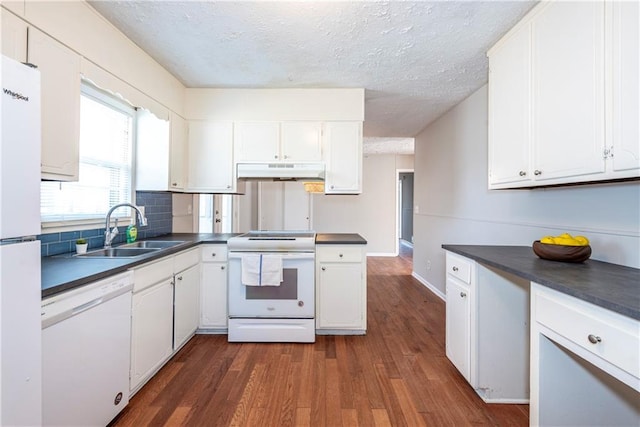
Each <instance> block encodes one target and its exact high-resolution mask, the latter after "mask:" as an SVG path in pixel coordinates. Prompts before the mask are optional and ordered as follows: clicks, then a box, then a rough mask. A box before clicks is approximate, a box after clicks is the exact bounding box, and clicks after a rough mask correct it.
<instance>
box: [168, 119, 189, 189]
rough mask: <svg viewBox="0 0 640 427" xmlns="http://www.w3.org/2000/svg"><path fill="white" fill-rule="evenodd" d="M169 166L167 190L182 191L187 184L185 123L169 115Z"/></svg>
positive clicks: (183, 120)
mask: <svg viewBox="0 0 640 427" xmlns="http://www.w3.org/2000/svg"><path fill="white" fill-rule="evenodd" d="M170 153H171V156H170V157H171V158H170V166H169V188H170V189H171V190H173V191H182V190H184V188H185V186H186V182H187V156H188V153H187V122H186V120H185V119H183V118H182V117H180V116H178V115H177V114H175V113H171V147H170Z"/></svg>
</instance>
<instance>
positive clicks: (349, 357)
mask: <svg viewBox="0 0 640 427" xmlns="http://www.w3.org/2000/svg"><path fill="white" fill-rule="evenodd" d="M444 319H445V306H444V302H443V301H442V300H440V299H439V298H438V297H436V296H435V295H433V294H432V293H431V292H430V291H428V290H427V289H426V288H425V287H424V286H422V285H421V284H420V283H419V282H417V281H416V280H415V279H413V278H412V277H411V251H410V249H408V250H407V248H404V249H403V250H402V252H401V256H400V257H396V258H383V257H379V258H378V257H372V258H369V259H368V333H367V335H366V336H318V337H317V341H316V343H315V344H256V343H243V344H230V343H228V342H227V341H226V335H218V336H216V335H197V336H196V337H194V338H193V339H192V340H191V341H190V342H189V343H188V344H187V345H186V346H185V347H184V348H183V349H182V350H181V351H180V352H179V353H178V354H177V355H176V356H175V357H174V358H173V359H172V360H171V361H169V362H168V363H167V365H165V367H164V368H163V369H162V370H161V371H160V372H159V373H158V374H157V375H156V376H155V377H154V378H153V379H152V380H151V381H149V383H147V384H146V385H145V387H144V388H143V389H142V390H140V391H139V392H138V393H137V394H136V395H135V396H134V397H133V398H132V399H131V402H130V403H129V405H128V406H127V407H126V408H125V409H124V411H123V412H122V413H121V414H120V415H119V416H118V418H116V419H115V420H114V421H113V422H112V425H113V426H146V425H150V426H163V425H166V426H252V427H253V426H269V427H271V426H329V427H338V426H464V425H493V426H526V425H528V422H529V421H528V406H527V405H487V404H485V403H484V402H482V400H481V399H480V398H479V397H478V396H477V395H476V394H475V392H474V391H473V390H472V389H471V387H470V386H469V385H468V383H467V382H466V381H465V380H464V378H463V377H462V376H461V375H460V374H459V373H458V371H457V370H456V369H455V368H454V367H453V365H451V363H450V362H449V360H448V359H447V358H446V356H445V351H444V336H445V326H444Z"/></svg>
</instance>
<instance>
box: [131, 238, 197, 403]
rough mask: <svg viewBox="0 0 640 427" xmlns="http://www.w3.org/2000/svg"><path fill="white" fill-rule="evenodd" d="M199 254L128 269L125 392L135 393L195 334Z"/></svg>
mask: <svg viewBox="0 0 640 427" xmlns="http://www.w3.org/2000/svg"><path fill="white" fill-rule="evenodd" d="M198 255H199V250H198V249H191V250H186V251H183V252H179V253H177V254H176V255H172V256H167V257H165V258H162V259H160V260H158V261H152V262H149V263H148V264H143V265H142V266H139V267H135V268H134V269H133V278H134V279H133V280H134V284H133V302H132V311H131V372H130V384H129V386H130V390H131V392H132V393H135V392H136V391H138V390H139V389H140V388H141V387H142V386H143V385H144V384H145V383H146V382H147V381H148V380H149V379H150V378H151V377H152V376H153V375H154V374H155V373H156V372H157V371H158V370H159V369H160V368H161V367H162V365H164V363H165V362H166V361H167V360H169V358H170V357H171V356H172V355H173V354H175V352H176V351H177V350H178V349H180V347H182V346H183V345H184V344H185V343H186V342H187V341H188V339H189V338H190V337H192V336H193V334H194V333H195V331H196V328H197V326H198V314H199V295H200V274H199V264H198V263H199V260H200V259H199V256H198Z"/></svg>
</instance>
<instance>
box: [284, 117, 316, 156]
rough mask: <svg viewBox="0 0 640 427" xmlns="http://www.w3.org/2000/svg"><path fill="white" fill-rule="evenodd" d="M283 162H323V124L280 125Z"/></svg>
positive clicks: (295, 123) (296, 123) (286, 123)
mask: <svg viewBox="0 0 640 427" xmlns="http://www.w3.org/2000/svg"><path fill="white" fill-rule="evenodd" d="M280 132H281V139H280V141H281V152H282V160H284V161H292V162H294V161H295V162H318V161H321V160H322V124H321V123H320V122H283V123H281V124H280Z"/></svg>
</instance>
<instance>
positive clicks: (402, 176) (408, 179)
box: [397, 170, 413, 254]
mask: <svg viewBox="0 0 640 427" xmlns="http://www.w3.org/2000/svg"><path fill="white" fill-rule="evenodd" d="M397 216H398V231H397V235H398V253H399V254H402V253H404V252H408V249H413V171H405V170H402V171H400V170H399V171H398V213H397Z"/></svg>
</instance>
